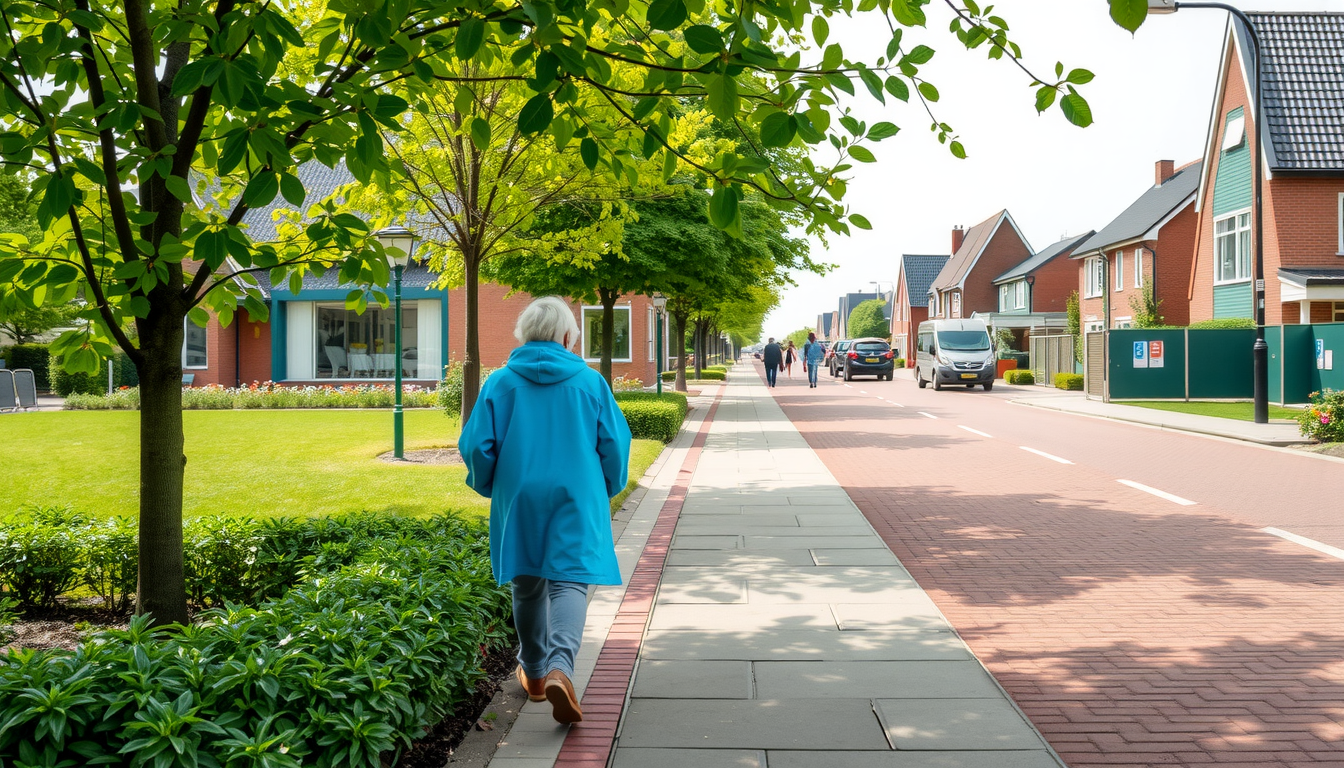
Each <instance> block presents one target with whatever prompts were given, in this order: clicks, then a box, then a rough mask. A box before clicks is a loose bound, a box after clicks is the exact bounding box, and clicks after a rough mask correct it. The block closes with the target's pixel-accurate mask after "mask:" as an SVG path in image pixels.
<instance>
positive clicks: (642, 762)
mask: <svg viewBox="0 0 1344 768" xmlns="http://www.w3.org/2000/svg"><path fill="white" fill-rule="evenodd" d="M616 762H617V763H619V764H620V765H621V766H622V768H766V764H765V752H764V750H750V749H631V748H629V747H622V748H621V749H618V750H616ZM548 768H549V766H548Z"/></svg>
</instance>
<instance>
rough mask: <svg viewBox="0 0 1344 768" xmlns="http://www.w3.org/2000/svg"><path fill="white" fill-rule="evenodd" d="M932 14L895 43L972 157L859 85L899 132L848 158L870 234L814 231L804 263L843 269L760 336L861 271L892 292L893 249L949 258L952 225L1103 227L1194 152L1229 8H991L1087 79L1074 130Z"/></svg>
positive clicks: (856, 282) (791, 297)
mask: <svg viewBox="0 0 1344 768" xmlns="http://www.w3.org/2000/svg"><path fill="white" fill-rule="evenodd" d="M1233 2H1234V4H1236V5H1238V6H1239V7H1241V8H1244V9H1246V10H1260V11H1287V10H1335V11H1341V10H1344V0H1256V1H1255V2H1253V3H1251V2H1244V1H1243V2H1238V1H1237V0H1233ZM929 9H930V16H929V25H928V28H927V29H925V30H918V31H912V30H907V32H906V37H905V40H906V41H907V45H913V44H916V43H917V42H926V43H927V44H928V45H929V46H931V47H932V48H934V49H935V50H936V51H937V52H938V53H937V55H936V56H935V57H934V59H933V61H932V62H930V63H929V64H928V65H926V67H925V69H924V74H925V76H926V77H927V78H928V79H929V80H930V81H932V82H933V83H934V84H935V85H936V86H938V88H939V90H940V91H941V94H942V99H941V101H940V102H939V103H938V104H936V105H934V106H935V109H936V114H937V115H938V118H939V119H940V120H941V121H942V122H946V123H949V124H951V125H952V127H953V128H955V129H956V130H957V131H958V133H959V134H960V137H961V141H962V143H963V144H964V145H965V146H966V150H967V152H968V155H969V157H968V158H967V159H965V160H957V159H955V158H953V157H952V156H951V155H949V154H948V152H947V150H946V149H945V148H943V147H942V146H940V145H939V144H938V143H937V141H936V140H935V137H934V136H933V134H931V133H930V132H929V130H928V126H929V119H928V117H927V116H926V115H925V114H924V113H923V112H922V111H921V110H919V108H918V107H916V106H913V105H904V104H900V103H899V102H894V100H891V99H889V100H888V101H889V102H891V103H889V104H888V106H886V107H883V106H881V105H880V104H878V103H876V102H875V101H873V100H872V99H871V97H867V95H866V93H865V92H864V90H863V88H862V87H860V88H859V92H860V93H861V94H864V96H865V98H863V99H856V100H855V101H854V103H855V104H856V107H857V108H856V110H855V114H856V116H858V117H859V118H860V119H863V120H866V121H867V122H868V123H869V124H872V123H873V122H875V121H878V120H890V121H892V122H894V123H896V124H897V125H899V126H901V128H902V130H901V132H900V133H899V134H898V135H897V136H895V137H894V138H891V139H887V140H885V141H883V142H881V143H880V144H877V145H873V146H872V148H873V151H874V154H875V155H877V159H878V161H877V163H876V164H873V165H863V166H860V167H859V168H857V170H856V171H855V172H854V174H853V176H854V178H853V180H852V181H851V182H850V187H849V192H848V194H847V195H846V198H845V200H846V202H848V203H849V204H850V205H851V206H852V208H853V209H854V210H855V211H856V212H859V213H862V214H864V215H865V216H867V217H868V219H869V220H870V221H871V222H872V224H873V229H872V230H871V231H868V232H864V231H859V230H856V231H855V234H854V235H853V236H851V237H847V238H846V237H833V238H831V239H830V243H829V247H828V248H827V247H823V246H822V245H821V244H820V243H819V242H817V241H815V240H814V241H813V242H812V255H813V258H815V259H817V260H819V261H825V262H829V263H832V264H837V265H839V266H838V267H837V268H836V269H834V270H833V271H831V272H830V273H829V274H827V275H826V276H824V277H819V276H817V275H810V274H802V275H796V276H795V279H796V280H797V281H798V285H797V287H794V288H790V289H788V290H787V291H786V292H785V293H784V295H783V300H782V301H781V302H780V305H779V307H777V308H776V309H775V311H774V312H772V313H771V314H770V315H769V317H768V318H767V319H766V325H765V334H766V335H770V336H782V335H784V334H787V333H789V332H791V331H793V330H796V329H798V328H801V327H804V326H807V327H812V326H814V325H815V324H816V318H817V315H818V314H820V313H821V312H827V311H833V310H835V309H836V308H837V302H838V299H839V296H840V294H842V293H847V292H857V291H871V290H873V285H872V281H881V283H882V288H883V290H887V289H889V288H890V285H891V282H892V281H893V280H894V279H895V278H896V273H897V263H898V260H899V258H900V255H901V254H902V253H929V254H947V253H949V249H950V247H951V229H952V227H953V226H954V225H957V224H960V225H963V226H965V227H966V228H968V229H969V228H970V227H971V226H972V225H974V224H977V223H979V222H981V221H983V220H984V219H987V218H989V217H990V216H991V215H992V214H994V213H996V212H998V211H999V210H1000V209H1003V208H1007V209H1008V210H1009V211H1010V212H1011V213H1012V215H1013V219H1014V220H1015V221H1016V222H1017V224H1018V226H1019V227H1020V228H1021V229H1022V232H1023V234H1025V235H1026V236H1027V240H1028V242H1029V243H1030V245H1031V247H1032V248H1033V249H1034V250H1037V251H1039V250H1042V249H1043V248H1045V247H1046V246H1048V245H1050V244H1051V243H1054V242H1055V241H1057V240H1059V239H1061V238H1062V237H1063V236H1065V235H1072V234H1081V233H1083V232H1086V231H1088V230H1091V229H1101V228H1102V227H1104V226H1105V225H1106V224H1107V223H1109V222H1110V220H1111V219H1112V218H1114V217H1115V216H1116V215H1117V214H1119V213H1120V212H1121V211H1122V210H1124V209H1125V207H1126V206H1128V205H1129V204H1130V203H1131V202H1133V201H1134V199H1135V198H1136V197H1138V196H1139V195H1140V194H1142V193H1143V191H1144V190H1146V189H1147V188H1148V187H1149V186H1151V185H1152V183H1153V164H1154V163H1155V162H1156V161H1157V160H1162V159H1167V160H1174V161H1176V164H1177V165H1178V166H1179V165H1182V164H1184V163H1186V162H1188V161H1190V160H1195V159H1197V158H1198V157H1199V156H1200V154H1201V153H1202V152H1203V147H1204V136H1205V132H1206V131H1207V129H1208V120H1209V112H1210V110H1211V109H1212V104H1213V95H1214V93H1213V92H1214V87H1215V85H1216V77H1217V69H1218V57H1219V46H1220V45H1221V43H1222V39H1223V31H1224V28H1225V24H1226V20H1227V14H1226V13H1224V12H1222V11H1216V10H1206V9H1193V8H1192V9H1186V10H1183V11H1181V12H1178V13H1176V14H1173V15H1168V16H1154V17H1150V18H1149V19H1148V21H1147V22H1146V23H1144V25H1143V26H1142V27H1141V28H1140V29H1139V31H1138V34H1136V35H1131V34H1130V33H1129V32H1127V31H1125V30H1123V29H1121V28H1120V27H1118V26H1116V25H1115V24H1114V23H1113V22H1112V21H1111V19H1110V16H1109V15H1108V12H1107V5H1106V2H1105V0H999V2H997V3H995V12H996V14H997V15H1000V16H1002V17H1004V18H1005V19H1006V20H1007V21H1008V24H1009V28H1010V36H1011V38H1012V39H1013V40H1014V41H1016V42H1017V43H1018V44H1019V45H1021V46H1022V52H1023V55H1024V58H1025V60H1026V63H1027V64H1028V66H1029V67H1031V68H1032V69H1033V71H1039V72H1040V73H1041V74H1042V75H1043V76H1052V75H1053V72H1054V65H1055V62H1056V61H1062V62H1064V66H1065V68H1066V70H1067V69H1071V68H1073V67H1083V68H1085V69H1089V70H1091V71H1092V72H1093V73H1095V74H1096V79H1095V80H1093V81H1092V82H1091V83H1090V84H1088V85H1087V86H1084V87H1083V89H1082V92H1083V94H1084V95H1085V96H1086V97H1087V99H1088V102H1089V103H1090V104H1091V106H1092V111H1093V114H1094V119H1095V122H1094V123H1093V125H1092V126H1091V127H1089V128H1085V129H1080V128H1075V127H1073V126H1072V125H1069V124H1068V123H1067V122H1066V121H1065V120H1064V117H1063V114H1062V113H1060V112H1059V110H1058V108H1057V107H1052V108H1051V109H1050V110H1048V111H1046V113H1045V114H1043V115H1037V114H1036V110H1035V106H1034V93H1033V91H1032V90H1031V89H1029V88H1028V87H1027V86H1028V85H1029V83H1030V81H1029V79H1028V78H1027V77H1026V76H1025V75H1024V74H1023V73H1022V72H1021V71H1020V70H1018V69H1017V68H1015V67H1013V66H1012V65H1011V64H1008V63H1006V62H1004V61H989V60H987V59H986V57H985V50H986V49H985V48H981V49H979V50H976V51H973V52H968V51H966V50H965V49H963V48H960V46H959V44H958V42H957V41H956V39H955V38H954V37H952V36H951V35H950V34H949V33H948V32H947V26H948V22H949V21H950V20H951V11H950V10H948V9H947V7H946V6H945V5H944V4H943V3H937V2H935V3H933V4H931V5H930V6H929ZM865 21H867V22H868V23H869V24H871V21H870V20H865ZM831 28H832V30H833V31H832V39H837V37H838V39H839V40H840V41H841V42H843V44H844V47H845V53H846V55H847V56H849V57H850V58H862V59H863V60H865V61H874V60H875V59H876V58H877V57H878V56H880V55H882V53H883V51H884V50H885V46H886V38H885V35H883V34H877V32H876V31H873V32H870V31H869V30H866V29H864V28H863V27H862V26H861V25H858V24H853V23H851V24H849V25H848V26H847V27H846V28H842V27H841V25H840V24H839V23H836V22H833V23H832V25H831ZM860 51H864V53H862V54H860Z"/></svg>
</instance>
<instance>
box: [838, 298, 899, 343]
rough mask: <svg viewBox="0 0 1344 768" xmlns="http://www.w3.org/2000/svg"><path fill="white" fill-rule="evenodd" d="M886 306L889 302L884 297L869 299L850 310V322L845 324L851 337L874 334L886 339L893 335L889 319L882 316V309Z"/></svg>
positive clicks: (856, 337)
mask: <svg viewBox="0 0 1344 768" xmlns="http://www.w3.org/2000/svg"><path fill="white" fill-rule="evenodd" d="M886 306H887V302H885V301H883V300H882V299H869V300H867V301H865V302H861V303H860V304H859V305H858V306H857V307H855V308H854V309H852V310H850V312H849V322H848V324H847V325H846V326H845V327H846V328H847V329H848V331H849V337H850V338H852V339H858V338H862V337H864V336H874V337H877V338H879V339H885V338H888V337H889V336H891V327H890V325H888V323H887V319H886V318H885V317H883V316H882V310H883V308H885V307H886Z"/></svg>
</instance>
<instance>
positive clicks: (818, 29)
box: [812, 16, 831, 46]
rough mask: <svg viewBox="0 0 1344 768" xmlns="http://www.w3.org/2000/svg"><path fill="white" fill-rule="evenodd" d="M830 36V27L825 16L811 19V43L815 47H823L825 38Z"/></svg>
mask: <svg viewBox="0 0 1344 768" xmlns="http://www.w3.org/2000/svg"><path fill="white" fill-rule="evenodd" d="M830 36H831V25H830V24H829V23H827V21H826V17H825V16H813V17H812V41H813V42H815V43H816V44H817V45H819V46H821V45H825V44H826V38H828V37H830Z"/></svg>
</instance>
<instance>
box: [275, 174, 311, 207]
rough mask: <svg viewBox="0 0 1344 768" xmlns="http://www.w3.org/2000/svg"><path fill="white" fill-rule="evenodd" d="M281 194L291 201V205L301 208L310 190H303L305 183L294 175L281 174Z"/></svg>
mask: <svg viewBox="0 0 1344 768" xmlns="http://www.w3.org/2000/svg"><path fill="white" fill-rule="evenodd" d="M280 194H281V195H283V196H284V198H285V199H286V200H288V201H289V204H290V205H293V206H294V207H296V208H297V207H299V206H301V205H303V201H304V200H305V199H307V197H308V190H306V189H304V188H303V182H301V181H299V177H298V176H295V175H294V174H292V173H282V174H280Z"/></svg>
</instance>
